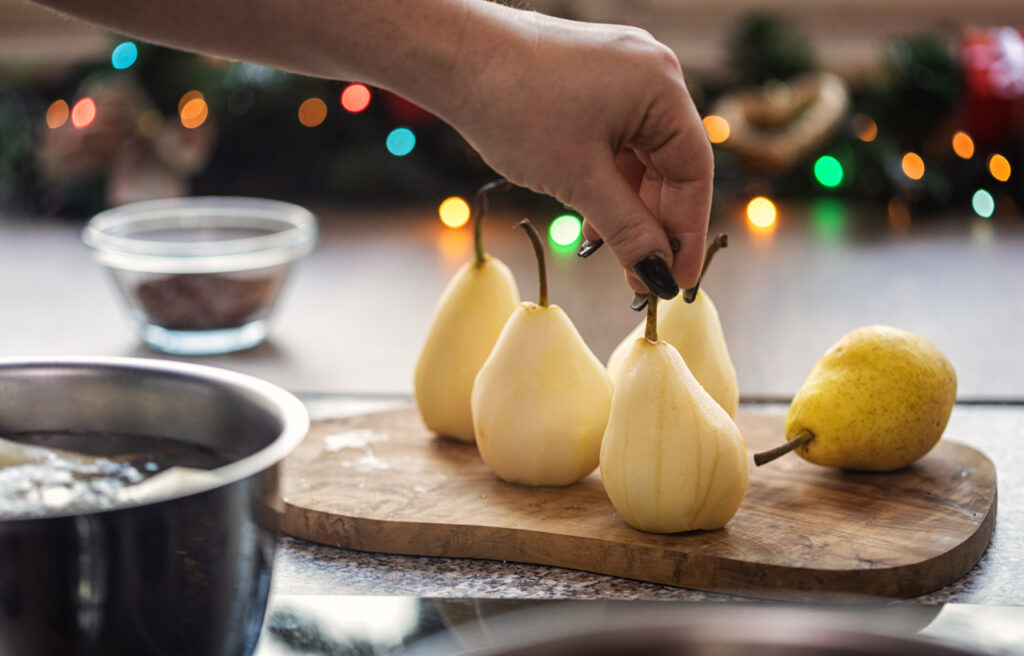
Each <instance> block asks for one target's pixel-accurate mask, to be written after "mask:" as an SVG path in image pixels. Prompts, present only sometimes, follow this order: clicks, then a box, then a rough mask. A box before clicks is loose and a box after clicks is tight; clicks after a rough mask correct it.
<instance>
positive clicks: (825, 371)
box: [754, 326, 956, 471]
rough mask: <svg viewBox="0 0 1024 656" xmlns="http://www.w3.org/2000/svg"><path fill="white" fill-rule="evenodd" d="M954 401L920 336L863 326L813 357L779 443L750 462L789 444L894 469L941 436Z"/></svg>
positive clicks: (827, 457) (853, 465)
mask: <svg viewBox="0 0 1024 656" xmlns="http://www.w3.org/2000/svg"><path fill="white" fill-rule="evenodd" d="M955 402H956V371H954V369H953V365H952V364H951V363H950V362H949V360H948V359H946V356H945V355H943V354H942V352H941V351H939V349H938V348H937V347H936V346H935V345H934V344H932V343H931V342H929V341H928V340H927V339H925V338H924V337H921V336H920V335H915V334H914V333H911V332H908V331H906V330H902V329H899V328H893V327H890V326H865V327H863V328H858V329H857V330H854V331H853V332H850V333H848V334H846V335H844V336H843V337H842V338H841V339H840V340H839V341H838V342H836V343H835V344H834V345H832V347H831V348H829V349H828V351H826V352H825V354H824V355H822V356H821V358H819V359H818V361H817V362H816V363H815V365H814V367H813V368H812V369H811V371H810V373H809V374H808V375H807V379H806V380H805V381H804V383H803V385H802V386H801V387H800V389H799V391H797V393H796V396H795V397H794V398H793V401H792V403H791V404H790V406H789V412H788V414H787V416H786V440H788V441H787V443H786V444H784V445H782V446H781V447H778V448H776V449H772V450H771V451H766V452H764V453H759V454H757V455H756V456H755V459H754V461H755V462H756V463H757V464H758V465H762V464H765V463H767V462H770V461H771V460H774V459H775V458H777V457H779V456H780V455H783V454H784V453H787V452H788V451H792V450H795V451H796V453H797V454H798V455H800V456H801V457H802V458H804V459H805V460H808V461H809V462H813V463H816V464H819V465H824V466H827V467H842V468H844V469H854V470H864V471H892V470H896V469H901V468H903V467H906V466H907V465H909V464H911V463H912V462H914V461H916V460H918V459H919V458H921V457H923V456H924V455H925V454H926V453H928V451H930V450H931V449H932V447H933V446H935V444H936V443H937V442H938V441H939V439H940V438H941V437H942V433H943V431H944V430H945V429H946V423H947V422H948V421H949V416H950V414H951V413H952V411H953V404H954V403H955Z"/></svg>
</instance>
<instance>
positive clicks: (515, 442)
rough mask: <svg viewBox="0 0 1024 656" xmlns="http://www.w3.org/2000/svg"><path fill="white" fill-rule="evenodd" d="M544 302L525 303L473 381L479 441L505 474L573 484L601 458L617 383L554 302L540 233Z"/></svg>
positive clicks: (518, 479) (525, 480)
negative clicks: (614, 385)
mask: <svg viewBox="0 0 1024 656" xmlns="http://www.w3.org/2000/svg"><path fill="white" fill-rule="evenodd" d="M520 225H521V226H523V227H524V229H526V230H527V233H528V234H529V235H530V238H531V240H532V242H533V246H534V250H535V252H536V253H537V259H538V269H539V278H540V299H539V303H530V302H524V303H521V304H520V305H519V307H517V308H516V310H515V312H513V313H512V316H511V317H510V318H509V320H508V322H507V323H506V324H505V327H504V329H503V330H502V331H501V336H500V337H499V338H498V342H497V343H496V344H495V345H494V350H493V351H492V352H491V354H490V356H489V357H488V358H487V361H486V362H484V364H483V366H482V367H481V368H480V373H479V374H477V377H476V382H475V383H474V385H473V395H472V408H473V427H474V429H475V431H476V443H477V447H478V448H479V450H480V456H481V458H482V459H483V461H484V463H486V464H487V466H488V467H490V469H491V470H492V471H493V472H494V473H495V474H496V475H497V476H498V477H499V478H501V479H503V480H505V481H508V482H511V483H522V484H525V485H569V484H571V483H574V482H575V481H578V480H580V479H581V478H584V477H585V476H587V475H588V474H590V473H591V472H592V471H593V470H594V469H595V468H596V467H597V463H598V456H599V454H600V449H601V436H602V434H603V433H604V429H605V425H606V423H607V421H608V412H609V408H610V406H611V394H612V385H611V381H610V380H609V379H608V373H607V371H606V370H605V368H604V366H603V365H602V364H601V361H600V360H598V359H597V356H595V355H594V353H593V351H591V350H590V348H589V347H588V346H587V344H586V342H584V340H583V338H582V337H581V336H580V334H579V331H578V330H576V326H575V325H573V323H572V321H571V320H570V319H569V317H568V315H566V313H565V311H564V310H562V309H561V308H560V307H558V306H557V305H548V302H547V282H546V276H545V271H544V259H543V251H542V247H541V245H540V237H539V236H538V235H537V234H536V230H535V229H534V228H533V226H532V225H531V224H530V223H529V221H524V222H522V223H520Z"/></svg>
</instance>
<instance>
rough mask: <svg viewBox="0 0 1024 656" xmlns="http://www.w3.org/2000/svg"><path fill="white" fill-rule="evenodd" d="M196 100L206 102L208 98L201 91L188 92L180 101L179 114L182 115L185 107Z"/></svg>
mask: <svg viewBox="0 0 1024 656" xmlns="http://www.w3.org/2000/svg"><path fill="white" fill-rule="evenodd" d="M196 98H198V99H200V100H206V96H204V95H203V92H202V91H199V90H198V89H193V90H191V91H186V92H185V93H184V94H182V96H181V98H179V99H178V113H179V114H180V113H181V110H183V109H184V108H185V105H187V104H188V103H189V102H190V101H192V100H195V99H196Z"/></svg>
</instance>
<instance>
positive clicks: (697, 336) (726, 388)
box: [608, 289, 740, 417]
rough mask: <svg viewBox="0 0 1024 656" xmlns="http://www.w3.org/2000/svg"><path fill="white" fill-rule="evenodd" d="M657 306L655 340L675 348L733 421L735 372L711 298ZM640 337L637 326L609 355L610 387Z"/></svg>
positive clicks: (699, 295)
mask: <svg viewBox="0 0 1024 656" xmlns="http://www.w3.org/2000/svg"><path fill="white" fill-rule="evenodd" d="M660 306H661V307H660V309H659V310H658V336H659V337H660V338H661V339H663V340H665V341H666V342H668V343H669V344H671V345H672V346H674V347H676V350H678V351H679V354H680V355H681V356H683V360H685V361H686V366H687V367H688V368H689V369H690V372H691V373H693V376H694V377H695V378H696V379H697V382H699V383H700V384H701V386H702V387H703V388H704V389H705V390H707V393H708V394H710V395H711V398H713V399H714V400H715V401H717V402H718V405H720V406H722V408H723V409H724V410H725V411H726V412H727V413H728V414H729V416H730V417H735V416H736V409H737V408H738V407H739V403H740V393H739V386H738V384H737V382H736V368H735V367H733V364H732V358H730V357H729V348H728V347H727V346H726V343H725V335H724V334H723V333H722V324H721V321H719V319H718V310H717V308H715V304H714V303H713V302H712V301H711V298H710V297H709V296H708V295H707V294H706V293H704V290H703V289H701V290H699V291H698V292H697V298H696V299H694V301H693V303H687V302H685V301H684V300H683V294H681V293H680V294H679V295H678V296H676V297H675V298H673V299H671V300H668V301H662V302H661V303H660ZM643 334H644V323H643V322H641V323H640V325H639V326H637V327H636V330H634V331H633V332H631V333H630V334H629V335H628V336H627V337H626V339H624V340H622V342H621V343H620V344H619V345H618V346H617V347H615V350H614V351H612V354H611V356H610V357H609V358H608V373H609V374H610V375H611V378H612V383H613V384H614V383H615V381H616V378H617V377H618V372H619V370H620V369H621V368H622V361H623V359H624V357H625V354H626V352H627V351H628V350H629V349H630V348H631V347H632V345H633V342H635V341H636V339H637V338H638V337H642V336H643Z"/></svg>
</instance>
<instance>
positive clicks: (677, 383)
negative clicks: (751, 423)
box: [601, 337, 749, 533]
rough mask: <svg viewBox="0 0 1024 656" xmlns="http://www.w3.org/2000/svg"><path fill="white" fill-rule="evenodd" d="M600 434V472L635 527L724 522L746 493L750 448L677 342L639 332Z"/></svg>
mask: <svg viewBox="0 0 1024 656" xmlns="http://www.w3.org/2000/svg"><path fill="white" fill-rule="evenodd" d="M617 375H618V378H617V379H616V381H615V388H614V391H613V393H612V410H611V415H610V416H609V418H608V428H607V429H606V430H605V434H604V438H603V440H602V442H601V478H602V481H603V483H604V488H605V491H606V492H607V493H608V498H609V499H610V500H611V502H612V505H613V506H615V509H616V510H617V511H618V512H619V514H620V515H622V517H623V518H624V519H625V520H626V522H627V523H628V524H629V525H630V526H632V527H633V528H635V529H638V530H641V531H648V532H651V533H678V532H680V531H693V530H697V529H704V530H714V529H718V528H721V527H722V526H724V525H725V524H726V523H727V522H728V521H729V520H730V519H732V517H733V515H735V514H736V511H737V510H738V509H739V507H740V504H741V503H742V501H743V498H744V496H745V495H746V493H747V483H748V480H749V468H748V465H747V451H746V446H745V444H744V442H743V437H742V436H741V435H740V431H739V429H738V428H737V427H736V424H735V423H734V422H733V420H732V418H730V417H729V415H728V414H727V413H726V412H725V410H723V409H722V407H721V406H720V405H719V404H718V403H717V402H715V400H714V399H712V398H711V396H710V395H709V394H708V393H707V392H706V391H705V390H704V388H703V387H702V386H701V385H700V384H699V383H698V382H697V379H696V378H694V376H693V374H692V373H690V370H689V369H688V368H687V366H686V363H685V362H684V361H683V358H682V357H681V356H680V355H679V352H678V351H677V350H676V348H675V347H674V346H672V345H670V344H668V343H667V342H665V341H657V342H653V341H651V340H648V339H647V338H645V337H640V338H638V339H634V340H633V342H632V343H631V344H630V345H629V347H628V349H627V350H626V351H625V352H624V353H623V355H622V361H621V364H620V366H619V370H618V374H617Z"/></svg>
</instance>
